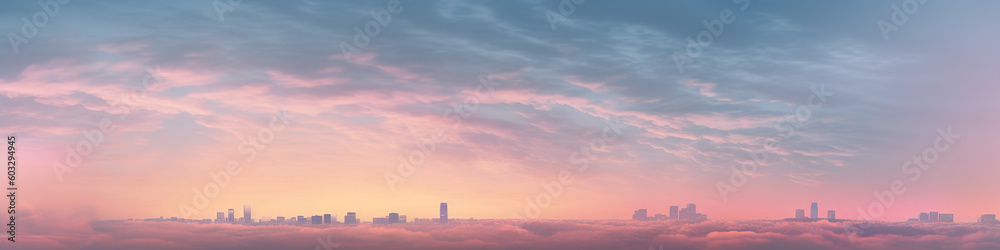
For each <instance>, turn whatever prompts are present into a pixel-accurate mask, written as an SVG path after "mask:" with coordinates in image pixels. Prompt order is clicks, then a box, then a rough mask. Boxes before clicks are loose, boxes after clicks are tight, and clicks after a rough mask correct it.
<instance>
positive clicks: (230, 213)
mask: <svg viewBox="0 0 1000 250" xmlns="http://www.w3.org/2000/svg"><path fill="white" fill-rule="evenodd" d="M235 213H236V211H235V210H233V209H232V208H230V209H229V218H228V219H226V221H228V222H229V223H236V218H234V217H233V214H235Z"/></svg>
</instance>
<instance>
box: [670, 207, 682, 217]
mask: <svg viewBox="0 0 1000 250" xmlns="http://www.w3.org/2000/svg"><path fill="white" fill-rule="evenodd" d="M677 211H679V210H678V207H677V206H670V219H671V220H676V219H679V218H680V217H678V216H679V215H678V214H677Z"/></svg>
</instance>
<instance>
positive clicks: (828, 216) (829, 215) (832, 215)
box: [826, 210, 837, 220]
mask: <svg viewBox="0 0 1000 250" xmlns="http://www.w3.org/2000/svg"><path fill="white" fill-rule="evenodd" d="M826 219H827V220H836V219H837V211H833V210H829V211H826Z"/></svg>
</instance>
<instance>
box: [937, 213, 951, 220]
mask: <svg viewBox="0 0 1000 250" xmlns="http://www.w3.org/2000/svg"><path fill="white" fill-rule="evenodd" d="M938 221H939V222H955V214H938Z"/></svg>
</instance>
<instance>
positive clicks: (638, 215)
mask: <svg viewBox="0 0 1000 250" xmlns="http://www.w3.org/2000/svg"><path fill="white" fill-rule="evenodd" d="M632 219H633V220H638V221H651V220H707V219H708V215H705V214H701V213H698V210H697V207H696V206H695V205H694V204H687V207H685V208H683V209H681V208H679V207H677V206H670V214H669V215H666V214H656V215H654V216H653V217H650V216H649V214H648V213H647V211H646V209H644V208H643V209H639V210H635V213H633V214H632Z"/></svg>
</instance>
